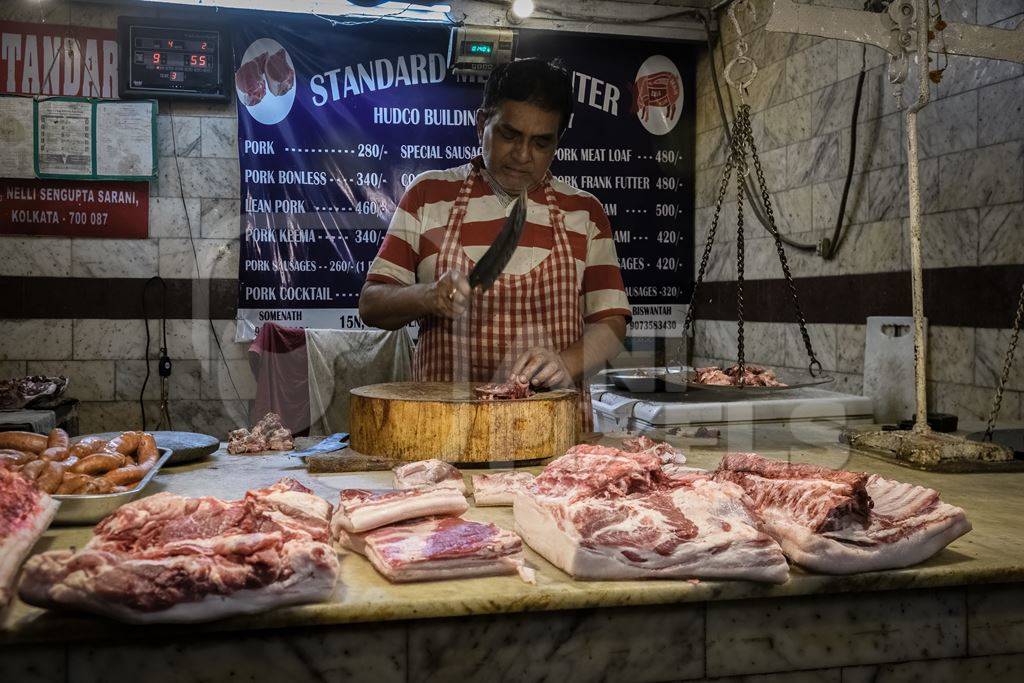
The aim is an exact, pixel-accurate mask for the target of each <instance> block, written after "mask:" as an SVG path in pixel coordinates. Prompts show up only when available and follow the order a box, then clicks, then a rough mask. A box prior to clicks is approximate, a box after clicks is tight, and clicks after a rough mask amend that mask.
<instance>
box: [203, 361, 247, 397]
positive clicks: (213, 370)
mask: <svg viewBox="0 0 1024 683" xmlns="http://www.w3.org/2000/svg"><path fill="white" fill-rule="evenodd" d="M202 397H203V398H206V399H210V398H212V399H222V400H231V399H238V398H241V399H243V400H248V399H253V398H256V378H255V377H254V376H253V373H252V368H251V367H250V365H249V361H248V360H229V361H227V363H225V362H223V361H221V360H219V359H216V360H210V361H205V362H203V363H202Z"/></svg>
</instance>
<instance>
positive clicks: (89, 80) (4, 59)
mask: <svg viewBox="0 0 1024 683" xmlns="http://www.w3.org/2000/svg"><path fill="white" fill-rule="evenodd" d="M117 59H118V56H117V31H115V30H113V29H105V28H83V27H81V26H66V25H63V24H27V23H21V22H15V21H0V94H4V95H63V96H65V97H108V98H116V97H117Z"/></svg>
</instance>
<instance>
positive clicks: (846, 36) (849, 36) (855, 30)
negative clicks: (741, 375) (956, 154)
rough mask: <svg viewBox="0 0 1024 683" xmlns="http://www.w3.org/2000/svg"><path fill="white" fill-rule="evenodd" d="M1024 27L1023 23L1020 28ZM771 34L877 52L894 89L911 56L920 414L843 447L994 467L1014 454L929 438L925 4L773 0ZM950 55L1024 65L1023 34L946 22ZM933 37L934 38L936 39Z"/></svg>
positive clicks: (851, 436)
mask: <svg viewBox="0 0 1024 683" xmlns="http://www.w3.org/2000/svg"><path fill="white" fill-rule="evenodd" d="M1022 26H1024V24H1022ZM765 28H766V29H767V30H769V31H781V32H785V33H800V34H809V35H816V36H821V37H824V38H835V39H838V40H848V41H852V42H858V43H866V44H870V45H875V46H878V47H880V48H882V49H883V50H885V51H886V52H888V53H889V55H890V56H889V80H890V82H891V83H893V84H894V85H896V86H897V87H899V84H901V83H902V82H903V81H904V80H905V79H906V76H907V73H908V71H909V68H908V65H909V53H910V52H916V54H917V60H918V64H919V68H918V98H917V100H916V101H915V102H914V103H913V104H912V105H911V106H910V107H909V108H908V109H907V186H908V191H909V203H910V264H911V269H910V270H911V286H912V300H913V310H914V359H915V372H914V378H915V389H916V403H917V411H916V415H915V423H914V427H913V429H912V430H911V431H910V432H885V431H871V432H853V431H847V432H844V433H843V434H842V435H841V436H840V440H841V441H843V442H845V443H848V444H850V445H851V446H854V447H857V448H864V449H867V450H873V451H878V452H880V453H883V454H886V455H889V456H891V457H893V458H895V459H896V460H897V461H898V462H900V463H908V464H913V465H916V466H920V467H924V466H928V465H933V464H935V463H938V462H943V461H945V462H949V461H959V462H977V463H987V462H999V461H1007V460H1012V459H1013V451H1011V450H1010V449H1008V448H1005V447H1003V446H1000V445H998V444H994V443H991V442H976V441H968V440H966V439H964V438H962V437H957V436H950V435H947V434H938V433H933V432H932V430H931V428H930V427H929V426H928V421H927V415H928V402H927V391H926V374H925V372H926V366H927V343H926V340H925V334H924V273H923V267H922V260H921V191H920V182H919V170H918V149H917V147H918V144H917V115H918V112H920V111H921V110H922V109H923V108H924V107H925V106H926V105H927V104H928V99H929V95H930V91H929V83H930V80H929V73H928V71H929V70H928V60H927V55H928V44H929V37H930V36H929V34H930V33H931V31H932V29H933V27H932V22H931V21H930V20H929V0H896V1H895V2H893V3H892V4H890V5H889V8H888V12H887V13H876V12H867V11H860V10H848V9H841V8H831V7H819V6H814V5H805V4H797V3H796V2H793V0H773V2H772V6H771V16H770V17H769V19H768V23H767V25H766V26H765ZM935 29H936V30H935V33H936V34H938V33H941V40H942V42H943V51H944V52H946V53H948V54H956V55H966V56H972V57H984V58H988V59H1001V60H1006V61H1013V62H1024V31H1021V30H1020V27H1018V29H1017V30H1007V29H1000V28H993V27H988V26H976V25H972V24H963V23H949V24H945V25H944V26H942V27H935ZM933 37H934V34H933Z"/></svg>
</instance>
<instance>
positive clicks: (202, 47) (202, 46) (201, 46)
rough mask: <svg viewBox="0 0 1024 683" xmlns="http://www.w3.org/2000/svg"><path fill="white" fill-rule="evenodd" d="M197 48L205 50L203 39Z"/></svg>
mask: <svg viewBox="0 0 1024 683" xmlns="http://www.w3.org/2000/svg"><path fill="white" fill-rule="evenodd" d="M199 49H200V50H203V51H205V50H206V41H205V40H204V41H203V42H201V43H199Z"/></svg>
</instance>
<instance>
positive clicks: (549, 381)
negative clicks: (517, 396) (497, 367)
mask: <svg viewBox="0 0 1024 683" xmlns="http://www.w3.org/2000/svg"><path fill="white" fill-rule="evenodd" d="M510 378H511V379H513V380H516V381H519V382H523V383H529V384H530V385H532V386H535V387H549V388H552V389H558V388H562V387H569V386H572V376H571V375H570V374H569V369H568V368H567V367H566V365H565V361H564V360H562V357H561V356H560V355H559V354H558V353H557V352H555V351H552V350H551V349H545V348H541V347H539V346H536V347H534V348H532V349H528V350H526V351H525V352H523V353H522V354H521V355H520V356H519V358H517V359H516V362H515V363H514V364H513V365H512V373H511V375H510Z"/></svg>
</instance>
